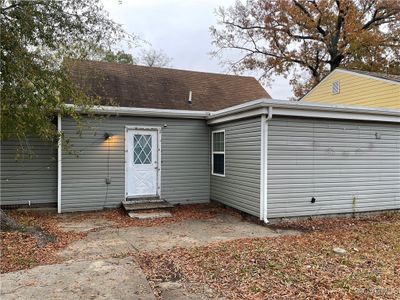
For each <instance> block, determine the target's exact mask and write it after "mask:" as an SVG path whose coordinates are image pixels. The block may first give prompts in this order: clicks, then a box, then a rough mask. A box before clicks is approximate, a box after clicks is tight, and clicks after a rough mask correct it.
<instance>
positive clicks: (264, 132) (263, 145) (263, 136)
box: [260, 106, 272, 223]
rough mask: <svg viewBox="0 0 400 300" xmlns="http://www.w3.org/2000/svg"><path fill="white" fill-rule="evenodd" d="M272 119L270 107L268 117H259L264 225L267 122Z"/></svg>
mask: <svg viewBox="0 0 400 300" xmlns="http://www.w3.org/2000/svg"><path fill="white" fill-rule="evenodd" d="M271 119H272V107H271V106H270V107H268V115H267V116H265V115H261V167H260V169H261V176H260V181H261V189H260V190H261V205H260V209H261V212H260V217H261V220H262V221H264V222H265V223H268V219H267V210H268V207H267V204H268V193H267V190H268V121H269V120H271Z"/></svg>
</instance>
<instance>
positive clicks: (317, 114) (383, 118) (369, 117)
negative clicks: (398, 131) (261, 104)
mask: <svg viewBox="0 0 400 300" xmlns="http://www.w3.org/2000/svg"><path fill="white" fill-rule="evenodd" d="M274 115H280V116H292V117H308V118H324V119H343V120H357V121H380V122H393V123H400V116H387V115H379V114H365V113H352V112H337V111H315V110H304V109H288V108H274Z"/></svg>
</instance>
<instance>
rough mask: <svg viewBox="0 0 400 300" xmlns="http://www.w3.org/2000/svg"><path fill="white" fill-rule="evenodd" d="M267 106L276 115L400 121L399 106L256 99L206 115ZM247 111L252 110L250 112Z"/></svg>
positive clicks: (217, 118)
mask: <svg viewBox="0 0 400 300" xmlns="http://www.w3.org/2000/svg"><path fill="white" fill-rule="evenodd" d="M269 107H273V108H274V114H275V115H285V116H297V117H314V118H336V119H350V120H351V119H353V120H366V121H372V120H373V121H382V122H396V123H400V110H388V109H374V108H368V107H350V106H337V105H323V104H318V103H308V102H293V101H287V100H286V101H285V100H270V99H259V100H254V101H249V102H247V103H244V104H241V105H236V106H233V107H230V108H226V109H223V110H220V111H216V112H211V113H210V116H209V117H208V124H217V123H221V122H226V121H232V120H235V119H240V118H243V117H246V114H244V113H245V112H247V114H248V115H249V116H250V115H255V114H257V113H259V114H262V113H264V111H263V110H261V108H269ZM250 112H253V114H251V113H250Z"/></svg>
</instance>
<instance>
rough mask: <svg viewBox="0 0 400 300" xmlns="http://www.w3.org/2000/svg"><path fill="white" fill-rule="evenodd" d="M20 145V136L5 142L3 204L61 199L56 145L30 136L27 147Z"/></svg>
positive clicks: (2, 182)
mask: <svg viewBox="0 0 400 300" xmlns="http://www.w3.org/2000/svg"><path fill="white" fill-rule="evenodd" d="M18 146H19V142H18V141H17V140H7V141H2V142H1V205H4V206H6V205H27V204H29V201H30V204H31V205H36V204H49V203H52V204H54V203H57V147H56V145H50V144H47V143H44V142H42V141H40V140H39V139H38V138H29V139H28V140H27V142H26V144H24V147H25V148H26V149H27V150H26V151H20V148H19V147H18ZM18 149H19V151H18ZM17 151H18V152H19V153H20V155H19V156H18V157H17Z"/></svg>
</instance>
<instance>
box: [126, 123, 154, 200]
mask: <svg viewBox="0 0 400 300" xmlns="http://www.w3.org/2000/svg"><path fill="white" fill-rule="evenodd" d="M129 130H153V131H157V161H158V168H157V196H158V197H160V198H161V127H156V126H141V125H125V191H124V193H125V194H124V198H125V199H126V197H127V194H128V188H127V187H128V131H129Z"/></svg>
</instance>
